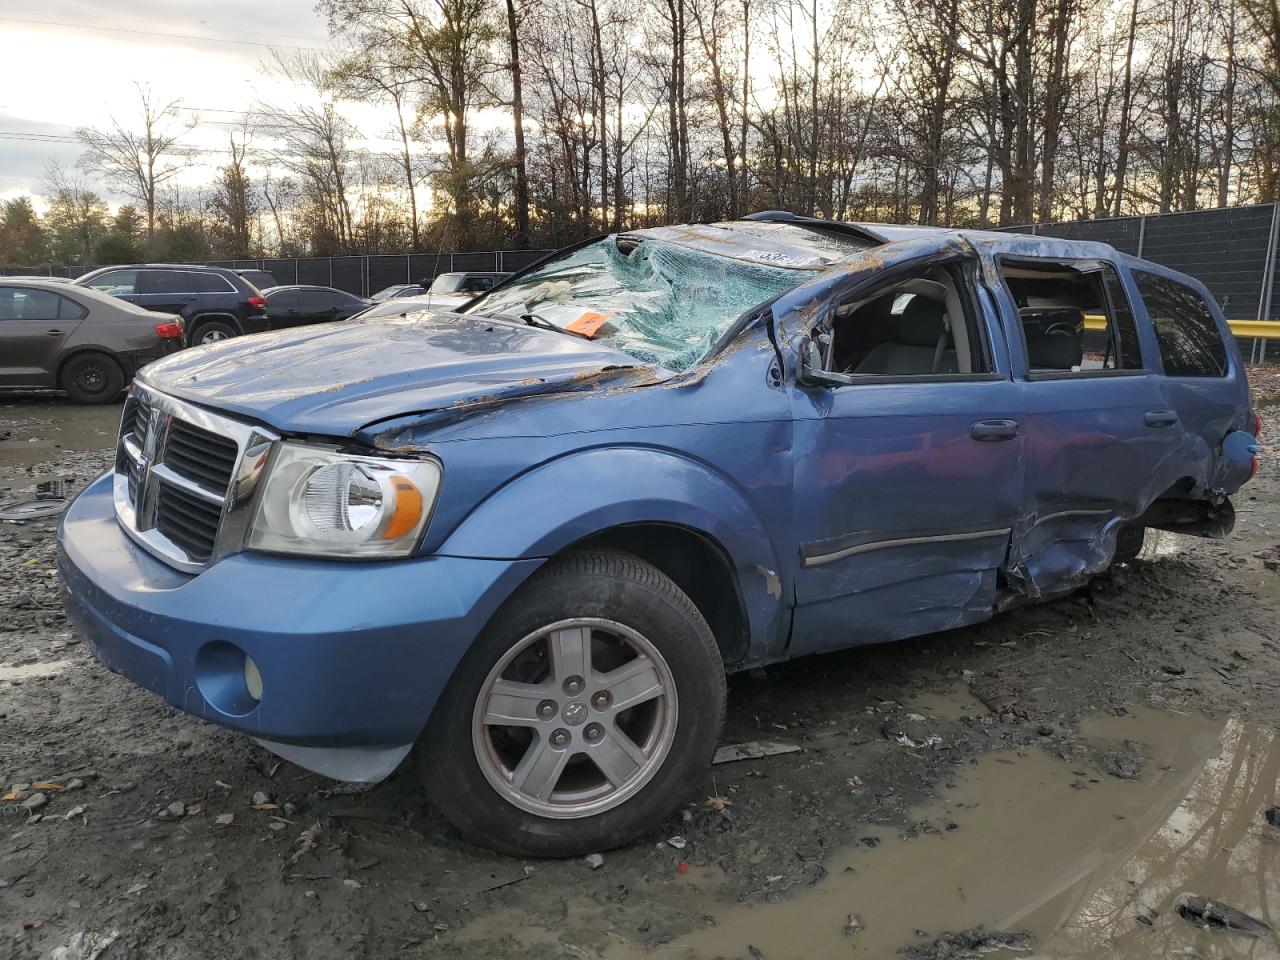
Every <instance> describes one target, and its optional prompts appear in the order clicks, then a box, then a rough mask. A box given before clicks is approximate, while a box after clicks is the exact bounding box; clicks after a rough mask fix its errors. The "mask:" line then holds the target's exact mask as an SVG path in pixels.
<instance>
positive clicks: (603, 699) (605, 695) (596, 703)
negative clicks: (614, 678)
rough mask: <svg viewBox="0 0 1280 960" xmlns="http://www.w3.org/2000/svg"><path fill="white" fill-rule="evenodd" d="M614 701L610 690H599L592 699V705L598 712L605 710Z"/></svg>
mask: <svg viewBox="0 0 1280 960" xmlns="http://www.w3.org/2000/svg"><path fill="white" fill-rule="evenodd" d="M612 700H613V697H611V696H609V691H608V690H598V691H597V692H596V693H595V695H594V696H592V698H591V705H592V706H593V707H595V708H596V709H597V710H603V709H604V708H605V707H607V706H608V705H609V703H610V702H611V701H612Z"/></svg>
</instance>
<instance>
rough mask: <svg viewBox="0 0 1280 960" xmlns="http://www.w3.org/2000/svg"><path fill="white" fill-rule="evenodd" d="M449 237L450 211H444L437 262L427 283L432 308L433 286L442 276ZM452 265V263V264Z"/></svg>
mask: <svg viewBox="0 0 1280 960" xmlns="http://www.w3.org/2000/svg"><path fill="white" fill-rule="evenodd" d="M448 239H449V211H448V210H446V211H445V212H444V227H443V228H442V229H441V231H440V243H439V244H437V246H436V262H435V264H434V265H433V266H432V268H431V283H430V284H428V285H427V309H428V310H430V309H431V288H432V287H434V286H435V285H436V277H438V276H440V258H441V257H442V256H444V242H445V241H446V240H448ZM450 266H452V264H450Z"/></svg>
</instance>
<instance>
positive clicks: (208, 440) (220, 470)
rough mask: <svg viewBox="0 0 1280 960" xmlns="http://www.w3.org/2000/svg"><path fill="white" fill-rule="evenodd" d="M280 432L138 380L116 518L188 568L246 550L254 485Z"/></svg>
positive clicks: (121, 449)
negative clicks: (189, 401) (202, 406)
mask: <svg viewBox="0 0 1280 960" xmlns="http://www.w3.org/2000/svg"><path fill="white" fill-rule="evenodd" d="M277 439H278V437H277V436H276V435H275V434H273V433H272V432H271V431H269V430H265V429H263V428H261V427H256V426H253V425H252V424H246V423H243V422H241V421H239V420H233V419H231V418H230V417H225V416H222V415H221V414H215V413H211V412H210V411H208V410H205V409H203V408H201V407H197V406H194V405H193V404H189V403H186V402H185V401H182V400H178V399H177V398H175V397H171V396H168V395H167V394H162V393H158V392H155V391H152V390H150V389H148V388H144V387H140V386H135V387H134V388H133V389H132V390H131V391H130V394H129V397H128V399H127V400H126V401H125V406H124V411H123V414H122V416H121V421H120V442H119V446H118V448H117V453H116V474H115V504H116V517H117V519H118V520H119V521H120V523H121V525H122V526H123V527H124V528H125V530H126V531H128V533H129V534H130V536H132V537H133V538H134V540H136V541H137V542H138V543H140V544H141V545H142V546H143V547H145V548H146V549H147V550H149V551H150V552H151V553H153V554H155V555H156V556H158V557H160V558H161V559H163V560H165V561H166V562H168V563H169V564H171V565H172V566H175V567H177V568H178V569H180V570H186V571H188V572H196V571H199V570H201V569H203V568H204V567H205V566H207V565H208V564H209V563H211V562H212V561H214V560H215V559H217V558H218V557H220V556H222V555H224V554H227V553H233V552H235V551H236V550H239V549H240V548H241V547H242V546H243V544H244V536H245V533H246V531H247V528H248V522H249V509H250V504H251V501H252V497H253V491H254V489H255V488H256V486H257V482H258V478H259V476H260V475H261V473H262V471H263V468H264V466H265V464H266V461H267V457H268V454H269V453H270V451H271V446H272V444H273V443H274V441H275V440H277Z"/></svg>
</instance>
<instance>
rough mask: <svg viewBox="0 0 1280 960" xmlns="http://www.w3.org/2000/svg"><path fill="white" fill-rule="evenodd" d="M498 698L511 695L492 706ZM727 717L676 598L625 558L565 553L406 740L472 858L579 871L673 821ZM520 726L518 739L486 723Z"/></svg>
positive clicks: (711, 670) (712, 660)
mask: <svg viewBox="0 0 1280 960" xmlns="http://www.w3.org/2000/svg"><path fill="white" fill-rule="evenodd" d="M584 637H590V641H591V642H590V650H591V653H590V655H589V657H588V659H587V660H586V661H585V664H586V666H585V668H583V669H582V675H581V676H577V674H576V672H575V671H574V670H572V669H570V668H569V667H568V666H565V665H566V664H568V665H572V664H573V662H574V653H575V651H576V650H577V649H578V648H577V644H578V643H581V641H582V639H583V638H584ZM553 638H554V639H553ZM553 642H554V643H555V647H554V648H553V647H552V644H553ZM631 653H634V654H635V656H634V657H633V658H631V659H627V657H629V656H630V654H631ZM642 657H643V658H645V659H644V660H642V659H641V658H642ZM577 663H578V664H579V666H580V667H581V665H582V664H583V663H584V661H582V660H581V659H579V660H577ZM628 672H629V673H630V674H631V677H630V681H629V682H628V683H627V685H626V686H624V685H623V684H624V680H623V679H620V678H624V677H626V676H627V674H628ZM517 676H518V677H519V678H520V679H521V680H523V681H525V682H524V683H517V682H515V680H514V678H515V677H517ZM575 680H579V681H583V680H585V682H583V683H579V684H577V686H575V684H574V681H575ZM655 682H656V684H657V688H658V689H660V691H661V692H659V693H657V694H654V693H653V692H652V691H653V690H654V689H655V686H654V684H655ZM499 683H501V684H504V685H506V686H504V687H503V689H504V691H508V692H510V691H516V692H517V693H520V694H522V695H521V696H514V695H511V696H504V695H502V694H496V693H495V685H496V684H499ZM533 684H537V685H536V686H533ZM668 687H669V688H668ZM642 688H643V690H644V693H641V692H640V691H641V689H642ZM646 694H647V695H648V697H649V698H648V699H644V700H643V701H639V700H637V698H639V697H643V696H645V695H646ZM611 696H616V697H617V699H614V700H612V701H610V697H611ZM539 698H542V699H539ZM633 702H634V703H637V705H635V706H632V707H629V708H626V709H622V710H619V709H618V708H619V707H620V706H624V704H627V703H633ZM724 709H725V674H724V664H723V662H722V661H721V659H720V651H719V649H718V648H717V646H716V642H715V637H714V636H712V633H711V629H710V628H709V627H708V626H707V623H706V621H705V620H704V619H703V618H702V615H701V614H700V613H699V612H698V609H697V607H695V606H694V605H693V602H692V601H691V600H690V599H689V598H688V596H686V595H685V593H684V592H683V591H681V590H680V588H679V587H677V586H676V585H675V583H673V582H672V581H671V579H670V578H668V577H667V576H666V575H665V574H663V573H661V572H660V571H659V570H657V569H656V568H655V567H653V566H651V565H650V564H648V563H645V562H644V561H642V560H640V559H639V558H637V557H634V556H631V555H630V554H626V553H620V552H612V551H600V552H589V553H588V552H584V553H571V554H567V555H565V556H564V557H561V558H559V559H556V560H552V561H550V562H549V563H548V564H547V565H546V566H544V567H543V568H542V569H541V570H539V571H538V572H537V573H536V574H534V575H533V576H532V577H530V579H529V581H528V582H527V583H525V584H524V585H523V586H522V587H521V588H520V589H519V590H518V591H516V593H515V594H514V595H513V596H512V597H511V598H510V599H509V600H508V601H507V602H506V603H505V604H504V605H503V607H502V608H501V609H500V610H499V611H498V613H497V614H495V616H494V617H493V619H492V621H490V623H489V624H488V625H487V626H486V627H485V629H484V631H483V632H482V633H481V635H480V636H479V637H478V638H477V639H476V641H475V643H474V644H472V646H471V649H470V650H468V651H467V654H466V656H465V657H463V660H462V662H461V664H459V666H458V668H457V670H456V671H455V672H454V674H453V677H452V678H451V679H450V680H449V683H448V685H447V686H446V688H445V691H444V693H443V694H442V696H441V698H440V700H439V702H438V703H437V704H436V707H435V709H434V711H433V712H432V716H431V720H430V721H429V722H428V724H427V727H426V729H425V730H424V731H423V735H422V736H421V737H420V738H419V740H418V744H417V747H416V751H415V752H416V757H415V759H416V761H417V769H418V775H419V777H420V779H421V781H422V784H423V787H424V788H425V790H426V792H427V795H428V797H429V798H430V800H431V801H432V802H433V803H434V804H435V806H436V807H437V808H438V809H439V810H440V811H441V812H442V813H443V814H444V815H445V816H446V817H447V818H448V819H449V821H450V822H452V823H453V825H454V826H455V827H457V828H458V830H459V831H461V832H462V833H463V834H464V835H465V836H466V837H467V838H468V839H470V840H472V841H474V842H476V843H478V844H481V845H483V846H486V847H489V848H490V849H493V850H497V851H499V852H502V853H509V854H515V855H522V856H536V857H571V856H581V855H583V854H587V853H594V852H597V851H601V850H607V849H610V848H613V847H617V846H621V845H623V844H626V843H630V842H631V841H633V840H635V839H637V838H638V837H640V836H642V835H644V834H645V833H647V832H649V831H651V830H653V829H654V828H655V827H657V826H658V825H659V824H661V823H662V822H663V821H664V820H665V819H666V818H667V817H669V816H670V815H671V814H672V813H673V812H674V811H675V810H676V808H677V807H678V806H679V805H680V804H681V803H682V802H683V801H684V800H685V799H686V798H687V797H688V796H689V794H690V793H691V792H692V791H693V790H695V789H696V788H697V787H698V786H699V785H700V784H701V783H702V780H703V777H704V775H705V773H706V770H707V767H708V766H709V765H710V762H711V758H712V755H713V754H714V752H715V748H716V744H717V743H718V742H719V738H720V728H721V726H722V724H723V722H724ZM615 711H616V712H615ZM517 714H520V718H519V725H512V726H509V725H507V724H494V723H491V722H490V721H491V719H492V718H493V717H494V716H495V715H502V718H503V719H504V720H505V719H512V718H514V717H515V716H516V715H517ZM593 737H594V738H595V739H594V740H593V739H592V738H593ZM557 738H561V740H560V743H561V746H560V747H559V748H558V749H557V748H556V747H555V744H556V743H557ZM534 756H537V757H538V758H539V759H540V761H545V763H539V764H533V763H531V762H527V763H526V765H525V767H524V771H527V773H528V774H529V775H528V776H527V777H523V776H522V770H521V767H520V760H522V759H524V760H526V761H531V760H532V758H533V757H534ZM593 757H596V758H602V762H603V763H604V766H600V765H598V764H597V762H596V760H594V759H590V758H593ZM561 758H564V759H561ZM606 766H607V767H610V768H611V769H612V774H613V775H612V776H609V775H607V774H606V773H605V767H606ZM540 770H543V771H544V772H546V775H545V776H540V775H539V771H540ZM517 780H520V781H521V783H520V785H519V786H518V785H517ZM548 782H549V783H550V787H546V786H545V784H546V783H548ZM538 784H542V785H543V787H542V789H541V790H539V789H537V785H538Z"/></svg>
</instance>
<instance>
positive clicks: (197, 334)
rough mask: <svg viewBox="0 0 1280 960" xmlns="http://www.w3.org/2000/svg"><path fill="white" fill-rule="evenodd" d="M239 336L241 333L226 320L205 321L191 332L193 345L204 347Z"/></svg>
mask: <svg viewBox="0 0 1280 960" xmlns="http://www.w3.org/2000/svg"><path fill="white" fill-rule="evenodd" d="M239 335H240V331H238V330H237V329H236V328H235V327H233V326H232V325H231V324H230V323H228V322H227V321H225V320H204V321H202V322H201V323H199V324H197V325H196V328H195V330H193V331H192V332H191V345H192V346H193V347H202V346H204V345H205V344H208V343H218V342H220V341H222V340H229V339H231V338H232V337H236V336H239Z"/></svg>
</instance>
